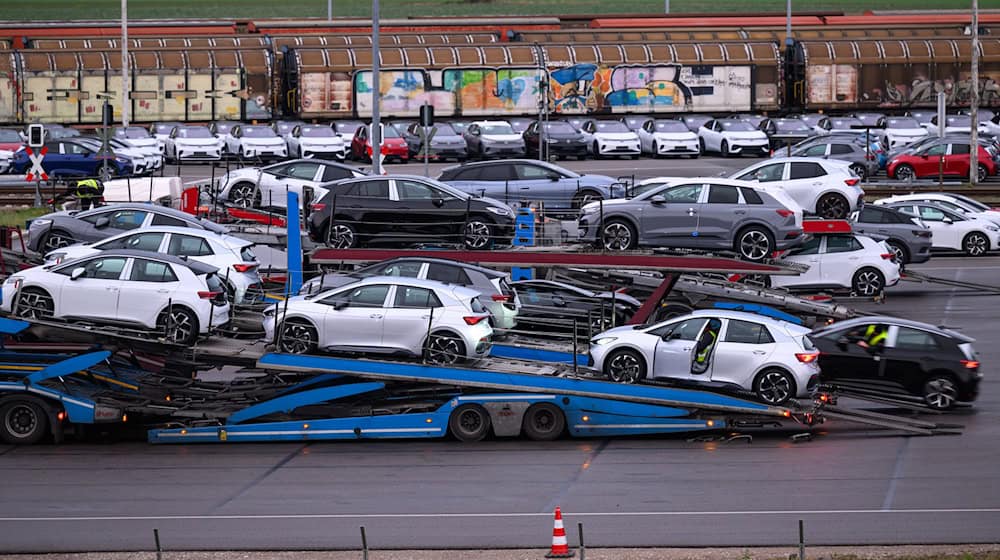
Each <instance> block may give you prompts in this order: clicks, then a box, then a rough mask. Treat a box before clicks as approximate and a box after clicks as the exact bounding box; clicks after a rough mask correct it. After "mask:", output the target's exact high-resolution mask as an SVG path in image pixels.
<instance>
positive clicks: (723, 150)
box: [719, 140, 729, 158]
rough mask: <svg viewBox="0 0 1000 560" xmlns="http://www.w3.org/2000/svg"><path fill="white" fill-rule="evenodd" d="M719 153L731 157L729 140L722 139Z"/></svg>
mask: <svg viewBox="0 0 1000 560" xmlns="http://www.w3.org/2000/svg"><path fill="white" fill-rule="evenodd" d="M719 154H720V155H722V157H726V158H727V157H729V142H728V141H726V140H723V141H722V144H721V145H720V146H719Z"/></svg>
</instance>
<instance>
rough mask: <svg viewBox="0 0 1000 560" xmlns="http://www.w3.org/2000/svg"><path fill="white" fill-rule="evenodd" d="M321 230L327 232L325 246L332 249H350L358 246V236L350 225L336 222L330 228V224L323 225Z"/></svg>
mask: <svg viewBox="0 0 1000 560" xmlns="http://www.w3.org/2000/svg"><path fill="white" fill-rule="evenodd" d="M323 229H324V230H326V231H328V232H329V235H328V236H327V237H326V246H327V247H330V248H332V249H350V248H351V247H354V246H356V245H357V244H358V234H357V232H356V231H355V230H354V226H352V225H351V224H345V223H343V222H337V223H335V224H334V225H333V227H332V228H331V227H330V222H329V221H327V222H326V223H324V224H323Z"/></svg>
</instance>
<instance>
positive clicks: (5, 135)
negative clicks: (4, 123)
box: [0, 128, 21, 142]
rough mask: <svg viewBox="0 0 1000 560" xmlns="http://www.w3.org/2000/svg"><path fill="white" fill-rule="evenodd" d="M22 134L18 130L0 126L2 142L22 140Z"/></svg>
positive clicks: (0, 139)
mask: <svg viewBox="0 0 1000 560" xmlns="http://www.w3.org/2000/svg"><path fill="white" fill-rule="evenodd" d="M20 141H21V135H20V134H18V133H17V131H16V130H11V129H9V128H0V142H20Z"/></svg>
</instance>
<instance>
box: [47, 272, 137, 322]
mask: <svg viewBox="0 0 1000 560" xmlns="http://www.w3.org/2000/svg"><path fill="white" fill-rule="evenodd" d="M127 262H128V259H127V258H126V257H97V258H93V259H90V260H88V261H87V262H86V263H82V266H80V267H76V266H74V267H72V268H69V269H61V270H60V273H63V272H65V274H66V275H67V278H66V280H65V281H64V282H63V283H62V287H61V289H60V293H59V298H58V305H59V309H60V311H59V314H60V315H62V316H63V317H64V318H71V317H81V318H88V319H97V320H103V321H114V320H115V319H116V318H117V316H118V297H119V294H120V293H121V287H122V281H121V276H122V273H123V272H124V271H125V265H126V264H127ZM76 268H83V270H84V271H83V274H82V275H81V276H79V277H78V278H77V279H76V280H73V279H72V278H71V277H70V275H71V274H72V273H73V270H75V269H76Z"/></svg>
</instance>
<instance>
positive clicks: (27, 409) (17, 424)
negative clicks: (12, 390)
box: [0, 399, 49, 445]
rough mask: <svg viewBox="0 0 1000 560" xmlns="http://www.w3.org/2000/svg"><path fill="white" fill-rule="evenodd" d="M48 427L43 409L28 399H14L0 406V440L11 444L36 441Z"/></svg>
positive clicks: (27, 443)
mask: <svg viewBox="0 0 1000 560" xmlns="http://www.w3.org/2000/svg"><path fill="white" fill-rule="evenodd" d="M48 427H49V419H48V416H46V415H45V410H43V409H42V407H41V406H39V405H38V404H37V403H35V402H33V401H31V400H29V399H14V400H11V401H8V402H6V403H4V404H3V405H2V406H0V440H3V442H4V443H9V444H13V445H31V444H33V443H38V442H39V441H41V439H42V438H43V437H45V432H46V431H47V430H48Z"/></svg>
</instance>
